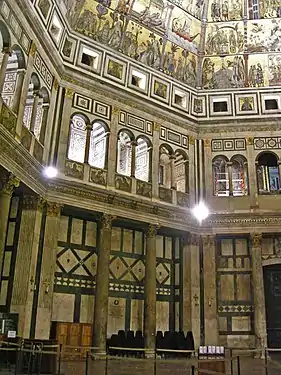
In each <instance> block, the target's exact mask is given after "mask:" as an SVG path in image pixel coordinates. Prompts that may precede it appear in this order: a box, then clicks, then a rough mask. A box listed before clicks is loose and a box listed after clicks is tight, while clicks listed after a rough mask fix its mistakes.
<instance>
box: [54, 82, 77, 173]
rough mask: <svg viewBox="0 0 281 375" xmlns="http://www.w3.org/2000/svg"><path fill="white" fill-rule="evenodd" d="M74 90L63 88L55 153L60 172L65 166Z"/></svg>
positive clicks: (62, 171)
mask: <svg viewBox="0 0 281 375" xmlns="http://www.w3.org/2000/svg"><path fill="white" fill-rule="evenodd" d="M73 96H74V91H73V90H72V89H69V88H67V89H65V96H64V105H63V111H62V120H61V130H60V138H59V147H58V155H57V164H56V166H57V168H58V170H59V171H61V173H64V168H65V160H66V157H67V155H66V152H67V145H68V135H69V128H70V117H71V110H72V101H73Z"/></svg>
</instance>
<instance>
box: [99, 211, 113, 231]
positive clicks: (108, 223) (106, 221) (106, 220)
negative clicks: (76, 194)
mask: <svg viewBox="0 0 281 375" xmlns="http://www.w3.org/2000/svg"><path fill="white" fill-rule="evenodd" d="M113 220H116V216H113V215H109V214H103V215H102V217H101V223H102V228H103V229H111V228H112V222H113Z"/></svg>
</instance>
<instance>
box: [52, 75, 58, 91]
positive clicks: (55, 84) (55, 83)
mask: <svg viewBox="0 0 281 375" xmlns="http://www.w3.org/2000/svg"><path fill="white" fill-rule="evenodd" d="M53 88H54V90H56V91H57V89H58V88H59V81H58V80H57V79H56V78H54V80H53Z"/></svg>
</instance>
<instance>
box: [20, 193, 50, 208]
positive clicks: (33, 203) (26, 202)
mask: <svg viewBox="0 0 281 375" xmlns="http://www.w3.org/2000/svg"><path fill="white" fill-rule="evenodd" d="M44 204H45V200H44V199H43V198H42V197H39V196H37V195H25V196H24V197H23V209H24V210H26V211H35V210H38V209H40V210H42V208H43V206H44Z"/></svg>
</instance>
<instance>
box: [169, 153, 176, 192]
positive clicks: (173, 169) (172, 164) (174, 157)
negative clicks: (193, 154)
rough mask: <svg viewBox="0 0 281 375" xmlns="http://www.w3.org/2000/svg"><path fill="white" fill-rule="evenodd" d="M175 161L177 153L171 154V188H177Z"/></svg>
mask: <svg viewBox="0 0 281 375" xmlns="http://www.w3.org/2000/svg"><path fill="white" fill-rule="evenodd" d="M175 161H176V155H175V154H172V155H170V165H171V189H173V190H176V176H175Z"/></svg>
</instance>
